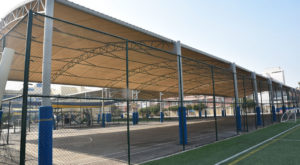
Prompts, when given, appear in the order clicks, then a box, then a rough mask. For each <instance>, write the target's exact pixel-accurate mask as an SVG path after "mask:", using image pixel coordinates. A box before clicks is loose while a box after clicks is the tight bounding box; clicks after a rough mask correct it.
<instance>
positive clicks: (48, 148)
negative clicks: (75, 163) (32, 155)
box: [38, 106, 53, 165]
mask: <svg viewBox="0 0 300 165" xmlns="http://www.w3.org/2000/svg"><path fill="white" fill-rule="evenodd" d="M52 129H53V109H52V107H51V106H42V107H40V109H39V140H38V162H39V165H52Z"/></svg>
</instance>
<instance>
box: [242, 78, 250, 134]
mask: <svg viewBox="0 0 300 165" xmlns="http://www.w3.org/2000/svg"><path fill="white" fill-rule="evenodd" d="M243 91H244V97H243V109H244V110H246V127H247V132H248V131H249V129H248V128H249V127H248V112H247V102H246V101H247V99H246V88H245V76H243Z"/></svg>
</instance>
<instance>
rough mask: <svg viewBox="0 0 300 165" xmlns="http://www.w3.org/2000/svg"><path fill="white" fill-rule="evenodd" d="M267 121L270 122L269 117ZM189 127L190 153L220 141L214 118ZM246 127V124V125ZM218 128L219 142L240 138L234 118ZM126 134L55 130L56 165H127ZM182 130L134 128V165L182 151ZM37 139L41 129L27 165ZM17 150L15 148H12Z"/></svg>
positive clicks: (149, 125)
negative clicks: (192, 150)
mask: <svg viewBox="0 0 300 165" xmlns="http://www.w3.org/2000/svg"><path fill="white" fill-rule="evenodd" d="M264 119H265V121H266V116H265V118H264ZM254 121H255V117H254V116H251V115H249V116H248V126H249V130H250V131H251V130H253V129H255V122H254ZM270 121H271V120H270ZM187 123H188V124H187V131H188V145H187V146H186V149H191V148H194V147H196V146H201V145H204V144H208V143H211V142H214V141H215V140H216V132H215V121H214V119H213V118H208V119H197V120H195V119H194V120H188V121H187ZM243 123H244V122H243V121H242V125H243ZM217 125H218V138H219V140H221V139H224V138H228V137H231V136H235V135H236V127H235V118H234V117H226V118H224V117H223V118H222V117H219V118H218V120H217ZM242 127H243V126H242ZM126 130H127V129H126V126H125V125H119V126H109V127H107V128H78V129H60V130H55V131H54V132H53V147H54V148H53V160H54V164H123V163H124V164H126V163H127V156H128V153H127V131H126ZM178 130H179V128H178V121H168V122H164V123H159V122H140V123H139V124H138V125H135V126H133V125H130V143H131V153H130V156H131V162H132V163H141V162H144V161H147V160H151V159H153V158H157V157H161V156H166V155H169V154H172V153H176V152H179V151H182V145H179V133H178ZM37 137H38V135H37V127H35V126H32V129H31V132H28V134H27V144H26V145H27V164H37V153H38V151H37V148H38V147H37ZM13 146H14V145H11V147H12V148H13ZM15 147H17V146H15ZM16 149H17V148H16Z"/></svg>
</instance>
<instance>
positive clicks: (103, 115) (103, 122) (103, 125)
mask: <svg viewBox="0 0 300 165" xmlns="http://www.w3.org/2000/svg"><path fill="white" fill-rule="evenodd" d="M101 126H102V127H105V113H102V125H101Z"/></svg>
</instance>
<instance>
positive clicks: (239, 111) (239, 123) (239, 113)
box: [236, 106, 242, 131]
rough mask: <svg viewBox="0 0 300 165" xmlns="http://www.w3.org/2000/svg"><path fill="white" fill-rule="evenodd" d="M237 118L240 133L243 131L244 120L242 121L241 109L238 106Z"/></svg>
mask: <svg viewBox="0 0 300 165" xmlns="http://www.w3.org/2000/svg"><path fill="white" fill-rule="evenodd" d="M236 118H237V123H236V124H237V129H238V130H239V131H241V130H242V120H241V109H240V106H237V107H236Z"/></svg>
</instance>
